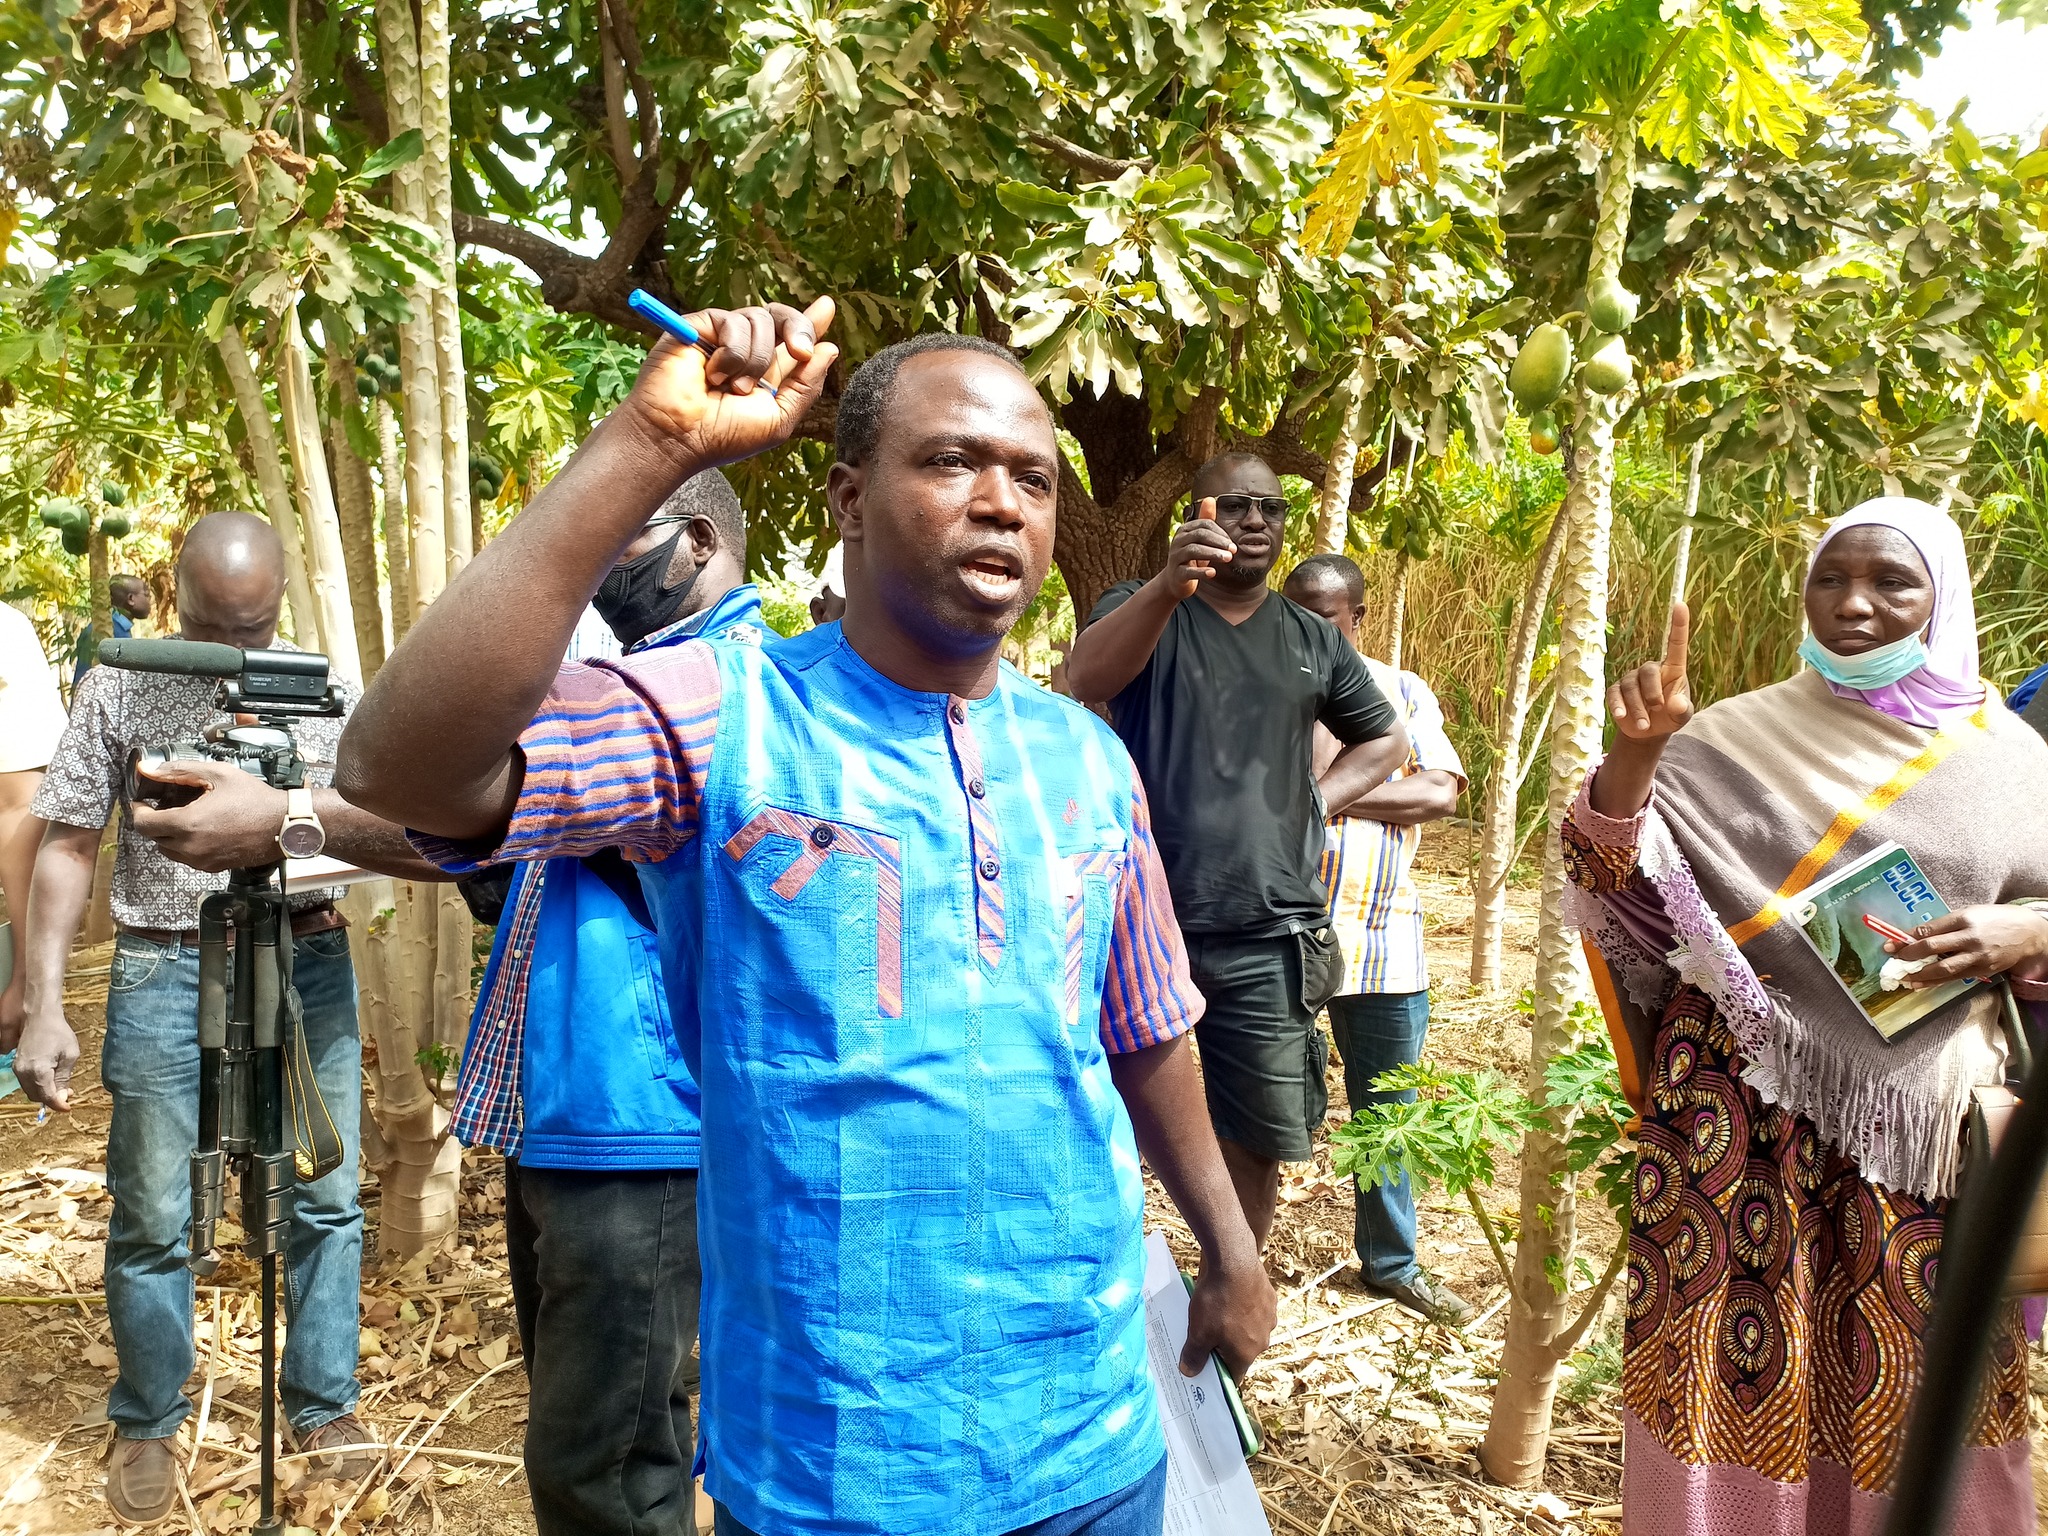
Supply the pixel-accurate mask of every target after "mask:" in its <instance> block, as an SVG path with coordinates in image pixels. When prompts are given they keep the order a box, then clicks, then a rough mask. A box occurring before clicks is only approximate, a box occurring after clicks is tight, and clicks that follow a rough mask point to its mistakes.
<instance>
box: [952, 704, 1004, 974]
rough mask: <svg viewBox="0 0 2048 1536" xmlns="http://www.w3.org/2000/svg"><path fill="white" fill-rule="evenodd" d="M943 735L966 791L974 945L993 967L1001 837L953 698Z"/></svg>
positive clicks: (998, 955)
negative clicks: (971, 871)
mask: <svg viewBox="0 0 2048 1536" xmlns="http://www.w3.org/2000/svg"><path fill="white" fill-rule="evenodd" d="M946 735H947V737H948V739H949V740H950V741H951V742H952V744H953V760H954V763H955V771H956V772H957V773H958V774H959V777H960V785H961V788H962V789H964V790H965V791H966V792H967V838H968V857H969V860H970V861H971V864H972V869H973V876H974V927H975V948H976V950H977V951H978V953H979V954H980V956H981V959H982V962H983V964H985V965H987V966H989V967H991V968H994V967H995V966H998V965H1001V964H1002V961H1003V941H1004V937H1005V927H1004V918H1003V884H1002V875H1003V862H1002V846H1001V843H1002V839H1001V837H1000V835H999V830H998V828H997V825H996V815H995V808H994V807H993V806H991V805H990V804H989V803H988V781H987V778H986V776H985V775H984V774H983V772H982V766H981V743H980V742H979V741H978V740H976V738H975V735H974V727H973V726H972V725H971V724H969V722H968V718H967V701H966V700H965V699H959V698H956V699H952V700H951V701H949V702H948V704H947V706H946Z"/></svg>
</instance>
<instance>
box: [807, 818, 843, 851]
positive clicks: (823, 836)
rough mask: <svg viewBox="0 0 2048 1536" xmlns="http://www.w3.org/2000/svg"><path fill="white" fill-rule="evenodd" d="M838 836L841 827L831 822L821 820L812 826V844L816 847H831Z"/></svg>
mask: <svg viewBox="0 0 2048 1536" xmlns="http://www.w3.org/2000/svg"><path fill="white" fill-rule="evenodd" d="M838 837H839V829H838V828H836V827H834V826H833V825H832V824H831V823H830V822H824V821H821V822H819V823H818V825H816V826H815V827H813V828H811V845H812V846H813V847H815V848H830V847H831V846H832V844H833V843H834V842H836V841H837V840H838Z"/></svg>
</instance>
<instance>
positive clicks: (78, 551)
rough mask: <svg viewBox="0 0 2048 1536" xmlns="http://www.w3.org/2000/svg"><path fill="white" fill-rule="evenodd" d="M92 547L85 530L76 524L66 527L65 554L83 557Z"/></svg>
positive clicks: (67, 524)
mask: <svg viewBox="0 0 2048 1536" xmlns="http://www.w3.org/2000/svg"><path fill="white" fill-rule="evenodd" d="M91 547H92V546H91V544H90V543H88V542H87V538H86V532H85V529H84V528H82V527H79V526H78V525H76V524H74V523H66V524H65V525H64V553H65V554H67V555H82V554H84V553H85V552H86V551H87V550H88V549H90V548H91Z"/></svg>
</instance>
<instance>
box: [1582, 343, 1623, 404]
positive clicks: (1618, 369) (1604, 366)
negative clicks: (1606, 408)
mask: <svg viewBox="0 0 2048 1536" xmlns="http://www.w3.org/2000/svg"><path fill="white" fill-rule="evenodd" d="M1635 371H1636V360H1635V359H1634V358H1632V357H1630V356H1629V355H1628V343H1627V342H1625V341H1623V340H1622V339H1621V338H1620V337H1619V336H1610V337H1608V338H1607V340H1606V341H1604V342H1602V343H1601V344H1600V346H1599V348H1598V349H1597V350H1596V351H1595V352H1594V353H1593V355H1592V356H1591V357H1589V358H1587V359H1586V366H1585V369H1584V371H1583V373H1582V374H1581V377H1582V378H1584V379H1585V381H1586V388H1588V389H1590V390H1592V391H1593V393H1595V394H1596V395H1618V394H1620V393H1621V392H1622V391H1623V390H1624V389H1627V388H1628V381H1629V380H1630V379H1632V378H1634V377H1635Z"/></svg>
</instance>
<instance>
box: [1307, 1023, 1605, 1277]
mask: <svg viewBox="0 0 2048 1536" xmlns="http://www.w3.org/2000/svg"><path fill="white" fill-rule="evenodd" d="M1517 1006H1518V1007H1519V1008H1521V1009H1522V1010H1523V1011H1525V1012H1526V1011H1528V1010H1529V1009H1530V1008H1532V1007H1533V1006H1534V1003H1533V999H1532V998H1531V997H1530V995H1529V994H1528V993H1527V992H1526V991H1525V992H1524V993H1523V995H1522V999H1521V1001H1520V1002H1519V1003H1518V1005H1517ZM1571 1027H1572V1031H1573V1036H1574V1044H1573V1046H1572V1048H1571V1049H1570V1050H1568V1051H1566V1052H1564V1053H1562V1054H1560V1055H1559V1056H1557V1057H1555V1058H1553V1059H1552V1060H1551V1061H1550V1062H1549V1063H1547V1064H1546V1066H1545V1069H1544V1078H1543V1082H1544V1086H1543V1093H1542V1095H1541V1097H1540V1098H1535V1099H1532V1098H1531V1097H1530V1096H1529V1095H1528V1094H1527V1093H1526V1092H1524V1091H1523V1090H1522V1089H1521V1088H1519V1087H1517V1086H1516V1085H1515V1084H1513V1083H1511V1082H1509V1081H1508V1080H1507V1079H1506V1078H1505V1077H1503V1076H1502V1075H1501V1074H1500V1073H1498V1072H1495V1071H1493V1070H1491V1069H1483V1070H1480V1071H1477V1072H1453V1071H1448V1070H1446V1069H1444V1068H1442V1067H1438V1066H1435V1065H1432V1064H1430V1063H1427V1062H1419V1063H1416V1064H1414V1065H1411V1066H1404V1067H1398V1068H1396V1069H1394V1070H1393V1071H1391V1072H1384V1073H1382V1074H1381V1075H1380V1076H1379V1077H1377V1078H1375V1079H1374V1080H1373V1087H1374V1088H1375V1089H1376V1090H1378V1091H1380V1092H1382V1093H1402V1094H1412V1095H1414V1097H1413V1098H1412V1099H1411V1100H1409V1101H1407V1102H1396V1103H1390V1104H1376V1105H1371V1106H1368V1107H1366V1108H1364V1109H1361V1110H1359V1111H1358V1112H1357V1113H1356V1114H1355V1115H1353V1116H1352V1118H1351V1120H1350V1121H1349V1122H1348V1123H1347V1124H1344V1125H1341V1126H1339V1127H1337V1129H1336V1130H1334V1131H1332V1132H1331V1134H1330V1142H1331V1146H1332V1162H1333V1164H1334V1166H1335V1167H1336V1170H1337V1171H1338V1172H1339V1173H1348V1174H1353V1175H1355V1176H1356V1177H1357V1178H1358V1179H1359V1180H1360V1181H1361V1182H1362V1183H1363V1184H1365V1185H1366V1186H1367V1187H1368V1188H1372V1187H1376V1186H1377V1185H1379V1184H1382V1183H1386V1182H1388V1181H1389V1180H1391V1179H1393V1178H1394V1177H1396V1176H1397V1175H1399V1174H1403V1173H1405V1174H1406V1175H1407V1176H1408V1177H1409V1178H1410V1179H1412V1180H1415V1181H1417V1182H1418V1183H1423V1184H1438V1185H1441V1186H1442V1187H1443V1189H1444V1191H1445V1193H1446V1194H1448V1195H1450V1196H1451V1197H1452V1198H1454V1199H1460V1200H1466V1201H1468V1202H1469V1203H1470V1204H1471V1205H1472V1206H1473V1209H1474V1211H1475V1212H1476V1213H1478V1214H1480V1215H1481V1218H1482V1220H1489V1221H1490V1220H1491V1218H1490V1217H1488V1216H1486V1214H1485V1212H1484V1202H1483V1201H1482V1200H1481V1199H1480V1198H1479V1197H1480V1196H1482V1195H1483V1194H1484V1193H1486V1192H1487V1191H1489V1190H1491V1188H1492V1186H1493V1180H1494V1174H1495V1170H1496V1164H1495V1161H1494V1159H1495V1155H1496V1153H1497V1152H1498V1150H1499V1149H1500V1148H1501V1147H1502V1146H1503V1145H1504V1144H1513V1143H1518V1142H1519V1141H1520V1140H1521V1138H1522V1137H1523V1136H1524V1135H1525V1134H1526V1133H1527V1132H1529V1131H1530V1130H1532V1129H1534V1128H1536V1127H1537V1126H1542V1127H1544V1128H1546V1129H1548V1130H1550V1131H1552V1132H1553V1133H1555V1134H1556V1135H1558V1136H1560V1137H1562V1138H1563V1140H1564V1142H1565V1147H1566V1169H1567V1172H1568V1174H1569V1176H1570V1177H1571V1178H1572V1179H1574V1180H1575V1181H1576V1180H1577V1179H1579V1178H1580V1177H1582V1176H1584V1175H1587V1174H1589V1173H1590V1174H1591V1175H1592V1179H1593V1184H1594V1187H1595V1188H1596V1189H1597V1190H1598V1191H1599V1193H1600V1194H1601V1196H1602V1197H1603V1198H1604V1199H1605V1200H1606V1201H1607V1203H1608V1205H1609V1206H1610V1208H1612V1210H1613V1211H1614V1214H1615V1219H1616V1220H1617V1221H1618V1222H1620V1223H1621V1225H1622V1228H1623V1230H1626V1229H1627V1227H1628V1220H1629V1188H1630V1184H1631V1181H1632V1179H1633V1174H1634V1167H1635V1158H1634V1153H1633V1151H1632V1149H1629V1148H1628V1147H1627V1145H1626V1139H1625V1137H1624V1134H1623V1129H1622V1128H1623V1127H1624V1126H1625V1125H1626V1124H1627V1123H1628V1121H1629V1120H1630V1119H1631V1118H1632V1117H1633V1115H1634V1111H1633V1110H1631V1109H1630V1108H1629V1106H1628V1101H1627V1100H1626V1099H1625V1098H1624V1097H1623V1096H1622V1092H1621V1078H1620V1070H1619V1068H1618V1067H1617V1066H1616V1064H1615V1059H1614V1050H1613V1047H1612V1046H1611V1045H1610V1044H1609V1042H1608V1038H1607V1031H1606V1025H1605V1024H1604V1023H1603V1022H1602V1021H1601V1019H1600V1017H1599V1015H1598V1014H1597V1013H1596V1012H1595V1011H1594V1010H1593V1009H1592V1008H1591V1007H1589V1006H1588V1005H1587V1004H1585V1003H1576V1004H1574V1005H1573V1008H1572V1012H1571ZM1555 1278H1557V1279H1560V1280H1561V1279H1562V1272H1560V1274H1559V1276H1557V1277H1555ZM1560 1289H1562V1287H1561V1286H1560Z"/></svg>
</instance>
